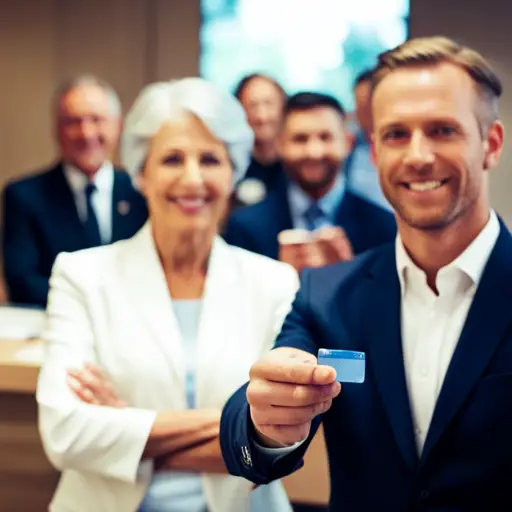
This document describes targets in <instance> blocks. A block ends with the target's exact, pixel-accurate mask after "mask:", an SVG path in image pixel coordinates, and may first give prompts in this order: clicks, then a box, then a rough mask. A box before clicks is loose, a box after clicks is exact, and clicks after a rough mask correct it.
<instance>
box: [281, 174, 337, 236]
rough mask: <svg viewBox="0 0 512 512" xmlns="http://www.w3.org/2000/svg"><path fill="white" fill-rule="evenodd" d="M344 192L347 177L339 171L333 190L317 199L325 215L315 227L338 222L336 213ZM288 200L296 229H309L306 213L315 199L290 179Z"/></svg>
mask: <svg viewBox="0 0 512 512" xmlns="http://www.w3.org/2000/svg"><path fill="white" fill-rule="evenodd" d="M344 194H345V178H344V176H343V174H342V173H339V174H338V177H337V178H336V181H335V182H334V185H333V187H332V188H331V190H329V192H327V194H325V195H324V196H323V197H322V198H320V199H319V200H318V201H317V204H318V206H319V207H320V209H321V210H322V212H323V215H322V216H321V217H320V218H319V219H318V220H317V221H316V223H315V229H319V228H322V227H324V226H334V225H335V224H336V213H337V211H338V207H339V205H340V203H341V201H342V200H343V196H344ZM288 202H289V203H290V214H291V217H292V224H293V227H294V229H308V225H307V222H306V219H305V217H304V214H305V213H306V211H307V210H308V208H309V207H310V206H311V205H312V204H313V203H314V200H313V199H312V198H311V197H310V196H309V195H308V194H306V192H304V191H303V190H302V189H301V188H300V187H299V186H298V185H297V184H296V183H295V182H293V181H290V183H289V185H288Z"/></svg>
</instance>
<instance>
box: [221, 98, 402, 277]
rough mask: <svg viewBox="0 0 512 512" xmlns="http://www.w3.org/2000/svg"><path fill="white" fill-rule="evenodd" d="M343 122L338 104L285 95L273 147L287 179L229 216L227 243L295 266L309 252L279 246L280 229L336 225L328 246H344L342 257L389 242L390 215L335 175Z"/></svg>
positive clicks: (392, 231) (345, 140)
mask: <svg viewBox="0 0 512 512" xmlns="http://www.w3.org/2000/svg"><path fill="white" fill-rule="evenodd" d="M344 121H345V112H344V110H343V108H342V107H341V105H340V104H339V102H338V101H337V100H336V99H335V98H333V97H331V96H327V95H324V94H317V93H309V92H305V93H299V94H296V95H294V96H292V97H290V99H289V100H288V102H287V104H286V108H285V119H284V121H283V127H282V131H281V134H280V137H279V144H278V147H279V151H280V155H281V159H282V161H283V165H284V169H285V171H286V174H287V176H288V179H281V181H280V182H279V184H278V185H277V186H276V188H275V189H274V190H273V191H272V192H271V193H270V194H269V195H268V196H267V197H266V198H265V199H264V200H263V201H262V202H260V203H258V204H256V205H252V206H249V207H247V208H241V209H238V210H236V211H234V212H233V213H232V214H231V216H230V218H229V219H228V222H227V224H226V230H225V239H226V241H227V242H228V243H230V244H232V245H237V246H239V247H243V248H244V249H248V250H250V251H253V252H256V253H259V254H263V255H265V256H269V257H271V258H274V259H280V260H282V261H287V262H288V263H291V264H292V265H294V266H295V267H296V268H297V270H300V268H299V267H301V268H302V267H307V266H313V261H308V259H311V258H313V257H314V256H315V254H316V252H315V251H313V250H311V251H309V250H308V251H304V245H303V244H293V245H287V246H286V247H280V243H279V235H280V233H281V232H283V231H288V230H291V229H302V230H308V231H309V232H315V231H316V230H321V229H322V228H325V227H326V226H337V227H338V228H341V229H338V231H337V233H338V235H339V236H338V237H335V238H334V240H333V245H335V244H337V245H338V246H343V245H345V246H349V247H348V249H349V250H346V251H344V252H345V253H349V254H352V253H355V254H358V253H361V252H363V251H365V250H367V249H370V248H371V247H375V246H378V245H381V244H383V243H386V242H389V241H391V240H393V238H394V236H395V235H396V224H395V220H394V218H393V215H392V214H391V213H389V212H386V211H385V210H383V209H381V208H379V207H378V206H376V205H374V204H372V203H370V202H369V201H366V200H365V199H362V198H360V197H358V196H356V195H354V194H353V193H351V192H350V191H349V190H346V187H345V180H344V176H343V173H342V172H340V169H341V168H342V166H343V162H344V160H345V158H346V156H347V154H348V152H349V147H350V139H349V136H348V134H347V132H346V130H345V123H344ZM330 232H331V233H336V231H334V230H330ZM312 241H313V243H312V244H308V247H309V248H312V249H314V248H315V245H316V244H315V243H314V242H315V237H312ZM331 252H333V251H331ZM341 252H343V251H341ZM289 253H291V254H289ZM334 253H335V251H334V252H333V254H334ZM335 259H336V258H335ZM337 259H340V258H337ZM299 260H300V261H302V264H297V263H296V262H297V261H299ZM316 264H318V263H316Z"/></svg>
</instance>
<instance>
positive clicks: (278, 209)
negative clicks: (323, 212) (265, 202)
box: [265, 179, 294, 259]
mask: <svg viewBox="0 0 512 512" xmlns="http://www.w3.org/2000/svg"><path fill="white" fill-rule="evenodd" d="M268 199H269V200H270V201H272V208H270V209H269V211H270V212H271V213H270V218H269V219H268V226H266V227H265V229H266V230H268V231H267V233H268V234H269V238H268V242H267V243H268V246H269V251H268V252H267V253H266V255H267V256H270V257H271V258H274V259H277V258H278V255H279V243H278V241H277V237H278V235H279V233H280V232H281V231H285V230H287V229H293V227H294V226H293V220H292V215H291V212H290V202H289V201H288V180H287V179H282V180H280V184H279V186H278V187H277V188H276V190H275V192H274V193H273V194H272V196H269V198H268Z"/></svg>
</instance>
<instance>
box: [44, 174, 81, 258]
mask: <svg viewBox="0 0 512 512" xmlns="http://www.w3.org/2000/svg"><path fill="white" fill-rule="evenodd" d="M48 177H49V179H48V182H47V184H48V192H47V194H45V196H46V197H48V198H51V201H50V203H49V207H48V211H49V212H50V211H51V212H53V214H54V219H53V221H54V223H55V225H58V226H59V230H60V231H61V233H62V239H64V240H66V247H67V250H79V249H84V248H85V247H88V242H87V238H86V234H85V230H84V226H83V224H82V222H81V221H80V218H79V217H78V211H77V209H76V204H75V199H74V197H73V192H72V191H71V188H70V187H69V184H68V182H67V180H66V177H65V176H64V169H63V167H62V164H58V165H57V166H56V167H55V169H53V171H52V172H51V173H50V174H49V175H48Z"/></svg>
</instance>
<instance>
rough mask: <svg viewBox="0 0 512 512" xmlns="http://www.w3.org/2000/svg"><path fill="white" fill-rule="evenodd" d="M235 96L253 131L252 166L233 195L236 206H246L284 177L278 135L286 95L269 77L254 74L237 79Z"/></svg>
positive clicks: (258, 198)
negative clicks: (238, 80) (278, 149)
mask: <svg viewBox="0 0 512 512" xmlns="http://www.w3.org/2000/svg"><path fill="white" fill-rule="evenodd" d="M235 96H236V97H237V98H238V100H239V101H240V103H241V104H242V106H243V107H244V110H245V113H246V115H247V121H248V122H249V125H250V126H251V128H252V130H253V131H254V148H253V151H252V157H251V163H250V164H249V168H248V169H247V173H246V175H245V177H244V179H243V180H242V181H241V182H240V184H239V185H238V187H237V190H236V196H235V204H236V205H249V204H254V203H257V202H259V201H261V200H262V199H263V198H264V197H265V196H266V195H267V194H268V193H269V192H271V191H272V190H274V189H275V188H276V186H277V185H278V183H279V181H280V180H281V179H282V177H283V169H282V165H281V161H280V158H279V154H278V151H277V135H278V133H279V131H280V129H281V123H282V120H283V108H284V105H285V103H286V93H285V91H284V89H283V88H282V87H281V85H279V83H278V82H277V81H276V80H274V79H273V78H272V77H270V76H268V75H264V74H261V73H253V74H251V75H247V76H246V77H244V78H242V80H240V82H239V83H238V85H237V86H236V88H235Z"/></svg>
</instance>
